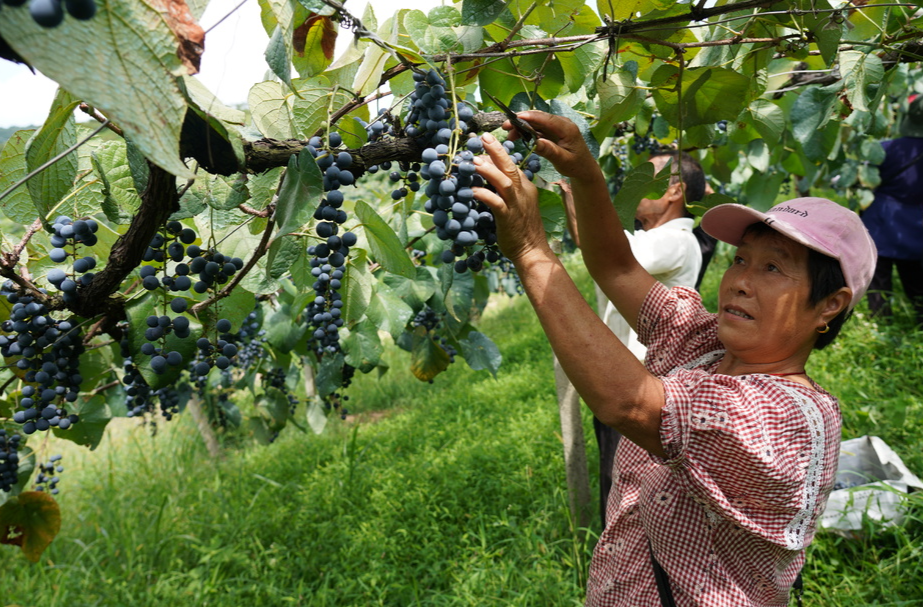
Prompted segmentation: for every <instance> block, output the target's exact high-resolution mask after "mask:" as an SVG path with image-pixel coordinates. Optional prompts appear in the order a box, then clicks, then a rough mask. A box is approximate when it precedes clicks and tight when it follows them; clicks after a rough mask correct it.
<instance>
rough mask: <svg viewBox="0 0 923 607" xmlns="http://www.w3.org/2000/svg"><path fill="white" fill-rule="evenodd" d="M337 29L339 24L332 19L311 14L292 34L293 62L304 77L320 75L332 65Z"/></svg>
mask: <svg viewBox="0 0 923 607" xmlns="http://www.w3.org/2000/svg"><path fill="white" fill-rule="evenodd" d="M337 29H338V28H337V24H336V23H334V22H333V20H332V19H330V17H326V16H323V15H318V14H316V13H309V14H308V18H307V19H305V20H304V22H303V23H302V24H301V25H299V26H298V27H296V28H295V30H294V32H293V33H292V44H293V50H294V56H293V57H292V60H293V61H294V63H295V69H296V70H298V73H299V74H301V76H302V77H306V76H313V75H315V74H319V73H321V72H322V71H324V70H325V69H326V68H327V66H328V65H330V62H331V61H332V60H333V51H334V46H335V45H336V39H337Z"/></svg>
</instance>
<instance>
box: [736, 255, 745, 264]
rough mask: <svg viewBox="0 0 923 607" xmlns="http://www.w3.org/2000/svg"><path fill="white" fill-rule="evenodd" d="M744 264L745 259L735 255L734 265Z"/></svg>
mask: <svg viewBox="0 0 923 607" xmlns="http://www.w3.org/2000/svg"><path fill="white" fill-rule="evenodd" d="M743 262H744V260H743V258H742V257H741V256H740V255H735V256H734V263H735V264H738V263H743Z"/></svg>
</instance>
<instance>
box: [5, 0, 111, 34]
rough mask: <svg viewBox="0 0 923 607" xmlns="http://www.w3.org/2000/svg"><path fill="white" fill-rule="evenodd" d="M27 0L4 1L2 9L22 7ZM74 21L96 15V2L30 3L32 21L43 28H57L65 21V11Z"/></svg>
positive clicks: (52, 0) (44, 0) (43, 0)
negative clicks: (4, 7) (4, 6)
mask: <svg viewBox="0 0 923 607" xmlns="http://www.w3.org/2000/svg"><path fill="white" fill-rule="evenodd" d="M26 1H27V0H2V2H0V8H2V6H3V5H4V4H6V5H7V6H22V5H23V4H25V3H26ZM65 9H66V10H67V12H68V13H69V14H70V16H71V17H73V18H74V19H80V20H82V21H86V20H87V19H92V18H93V16H94V15H95V14H96V2H95V0H31V1H30V2H29V15H31V16H32V20H33V21H35V22H36V23H38V24H39V25H41V26H42V27H57V26H59V25H61V22H62V21H64V10H65Z"/></svg>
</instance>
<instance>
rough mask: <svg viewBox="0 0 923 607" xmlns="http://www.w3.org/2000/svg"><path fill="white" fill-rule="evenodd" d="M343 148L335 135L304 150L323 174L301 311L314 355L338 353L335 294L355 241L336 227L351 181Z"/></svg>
mask: <svg viewBox="0 0 923 607" xmlns="http://www.w3.org/2000/svg"><path fill="white" fill-rule="evenodd" d="M342 144H343V139H342V137H341V136H340V134H339V133H335V132H334V133H330V135H329V137H328V138H327V147H326V148H324V142H323V140H322V139H321V138H320V137H312V138H311V140H310V141H309V142H308V150H309V151H310V152H311V154H312V155H313V156H314V158H315V160H316V161H317V166H318V167H319V168H320V169H321V170H322V171H324V191H325V195H324V198H323V200H321V203H320V205H319V206H318V207H317V210H316V211H315V212H314V219H316V220H317V221H318V223H317V225H316V226H315V228H314V230H315V233H316V234H317V236H318V238H319V239H320V240H321V241H322V242H320V243H319V244H316V245H313V246H311V247H309V248H308V254H309V255H311V261H310V264H311V275H312V276H314V278H316V280H315V282H314V284H313V285H312V286H313V289H314V296H315V297H314V300H313V301H312V302H311V303H309V304H308V306H307V307H306V308H305V313H306V318H307V320H308V323H309V325H310V326H311V328H312V331H311V333H310V336H309V337H308V343H309V346H310V347H311V348H312V349H313V350H314V351H315V352H316V353H317V354H323V353H324V352H330V353H334V352H339V351H340V327H342V326H343V322H344V321H343V318H342V308H343V298H342V296H341V295H340V293H339V291H340V288H341V287H342V283H343V276H344V274H345V272H346V261H347V259H348V257H349V249H350V247H352V246H354V245H355V244H356V242H357V241H358V238H357V237H356V235H355V234H354V233H353V232H348V231H347V232H343V233H342V235H341V234H340V226H341V225H342V224H343V223H345V222H346V220H347V215H346V211H344V210H343V209H342V206H343V200H344V196H343V192H342V190H341V189H340V188H341V187H342V186H345V185H351V184H353V183H354V181H355V178H354V177H353V174H352V172H351V171H350V170H349V168H350V167H351V166H352V163H353V157H352V155H351V154H350V153H349V152H348V151H345V150H343V151H337V150H338V148H339V147H340V146H341V145H342Z"/></svg>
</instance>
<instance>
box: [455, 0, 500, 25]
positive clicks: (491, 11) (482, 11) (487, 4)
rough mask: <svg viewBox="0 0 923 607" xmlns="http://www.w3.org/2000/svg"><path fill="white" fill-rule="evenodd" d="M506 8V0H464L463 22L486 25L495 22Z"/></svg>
mask: <svg viewBox="0 0 923 607" xmlns="http://www.w3.org/2000/svg"><path fill="white" fill-rule="evenodd" d="M505 8H506V2H504V0H463V2H462V10H461V20H462V23H467V24H468V25H479V26H485V25H489V24H491V23H493V22H494V21H495V20H496V19H497V17H499V16H500V15H501V14H502V13H503V11H504V9H505Z"/></svg>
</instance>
